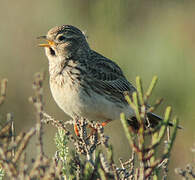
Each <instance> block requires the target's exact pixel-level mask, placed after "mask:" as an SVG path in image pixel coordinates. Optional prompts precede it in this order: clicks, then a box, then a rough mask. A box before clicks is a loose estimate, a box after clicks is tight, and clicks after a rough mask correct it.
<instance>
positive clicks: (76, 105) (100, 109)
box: [50, 81, 133, 121]
mask: <svg viewBox="0 0 195 180" xmlns="http://www.w3.org/2000/svg"><path fill="white" fill-rule="evenodd" d="M50 89H51V92H52V95H53V98H54V100H55V101H56V103H57V105H58V106H59V107H60V108H61V109H62V110H63V111H64V112H65V113H66V114H68V115H69V116H70V117H72V118H74V117H75V116H79V117H84V118H87V119H88V120H94V121H106V120H115V119H120V113H121V112H124V113H125V115H126V116H127V117H131V116H132V115H133V110H132V109H131V108H130V107H129V106H128V105H125V104H124V105H121V107H119V106H117V104H116V103H114V102H112V101H109V100H108V99H106V98H104V97H103V96H102V95H99V94H97V93H94V92H93V93H90V94H91V96H89V95H88V94H86V93H85V92H84V91H83V90H82V88H80V87H77V84H75V85H74V88H71V86H70V85H69V83H65V84H64V85H63V86H60V85H58V84H54V83H52V82H51V81H50ZM92 94H93V95H92Z"/></svg>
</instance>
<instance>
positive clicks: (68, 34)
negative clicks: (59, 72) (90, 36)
mask: <svg viewBox="0 0 195 180" xmlns="http://www.w3.org/2000/svg"><path fill="white" fill-rule="evenodd" d="M38 38H39V39H44V40H46V41H47V44H39V46H40V47H44V48H45V51H46V55H47V57H48V59H49V60H52V59H56V57H57V58H60V59H70V58H74V57H77V56H81V55H82V53H85V52H86V51H88V50H89V45H88V43H87V40H86V37H85V35H84V33H83V32H81V31H80V30H79V29H78V28H76V27H74V26H71V25H62V26H56V27H54V28H52V29H50V30H49V31H48V33H47V35H46V36H40V37H38Z"/></svg>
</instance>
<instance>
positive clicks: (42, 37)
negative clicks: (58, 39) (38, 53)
mask: <svg viewBox="0 0 195 180" xmlns="http://www.w3.org/2000/svg"><path fill="white" fill-rule="evenodd" d="M37 39H43V40H45V41H47V42H48V44H39V45H38V46H39V47H50V46H52V45H54V44H55V43H54V41H52V40H49V39H47V37H46V36H39V37H37Z"/></svg>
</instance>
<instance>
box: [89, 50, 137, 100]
mask: <svg viewBox="0 0 195 180" xmlns="http://www.w3.org/2000/svg"><path fill="white" fill-rule="evenodd" d="M88 75H89V76H90V77H89V78H88V79H91V82H90V83H91V84H93V87H94V90H96V91H99V93H106V94H109V95H111V96H112V95H113V96H115V97H116V98H119V99H121V98H122V100H124V94H123V93H124V92H125V91H128V92H129V93H130V94H131V93H132V92H134V91H135V90H136V89H135V87H134V86H133V85H132V84H131V83H130V82H129V81H127V79H126V78H125V76H124V75H123V72H122V70H121V69H120V67H119V66H118V65H117V64H116V63H114V62H113V61H111V60H109V59H107V58H105V57H104V56H102V55H100V54H98V53H96V52H94V51H93V52H92V54H91V57H90V62H89V63H88Z"/></svg>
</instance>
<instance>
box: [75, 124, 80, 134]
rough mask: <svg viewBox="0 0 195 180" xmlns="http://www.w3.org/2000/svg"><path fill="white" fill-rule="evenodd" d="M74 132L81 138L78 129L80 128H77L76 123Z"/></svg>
mask: <svg viewBox="0 0 195 180" xmlns="http://www.w3.org/2000/svg"><path fill="white" fill-rule="evenodd" d="M74 132H75V134H76V135H77V136H80V135H79V129H78V126H77V124H76V123H75V124H74Z"/></svg>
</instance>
